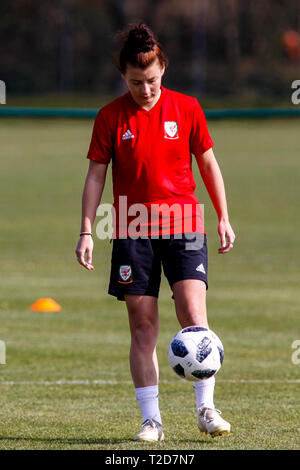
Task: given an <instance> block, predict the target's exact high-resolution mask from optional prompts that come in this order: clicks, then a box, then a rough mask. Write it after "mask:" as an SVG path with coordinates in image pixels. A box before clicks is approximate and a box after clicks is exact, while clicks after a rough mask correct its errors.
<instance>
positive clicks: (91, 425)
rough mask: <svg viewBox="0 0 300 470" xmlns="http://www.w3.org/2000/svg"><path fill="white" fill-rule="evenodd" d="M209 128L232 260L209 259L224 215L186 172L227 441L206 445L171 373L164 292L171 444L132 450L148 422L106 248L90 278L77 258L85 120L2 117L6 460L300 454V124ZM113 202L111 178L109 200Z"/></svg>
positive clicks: (1, 376) (0, 326) (165, 404)
mask: <svg viewBox="0 0 300 470" xmlns="http://www.w3.org/2000/svg"><path fill="white" fill-rule="evenodd" d="M209 128H210V131H211V134H212V136H213V138H214V140H215V142H216V145H215V153H216V156H217V158H218V161H219V163H220V166H221V169H222V172H223V175H224V179H225V182H226V188H227V196H228V204H229V209H230V214H231V222H232V225H233V228H234V230H235V232H236V235H237V239H236V244H235V248H234V250H233V251H232V252H231V253H230V254H227V255H224V256H221V255H218V252H217V249H218V246H219V240H218V236H217V233H216V228H217V219H216V216H215V213H214V211H213V208H212V205H211V203H210V201H209V199H208V196H207V195H206V193H205V190H204V188H203V184H202V182H201V181H200V178H199V176H198V174H197V172H196V169H195V174H196V180H197V183H198V189H197V195H198V196H199V199H200V201H201V202H203V203H204V204H205V224H206V230H207V233H208V250H209V290H208V299H207V304H208V313H209V321H210V326H211V328H212V329H214V330H215V331H216V332H217V333H218V334H219V336H220V337H221V338H222V341H223V343H224V346H225V360H224V365H223V367H222V369H221V370H220V372H219V373H218V375H217V385H216V394H215V404H216V406H217V407H218V408H220V409H221V410H222V411H223V414H224V417H225V418H227V419H228V420H229V421H230V422H231V423H232V431H233V432H232V434H231V435H230V436H229V437H228V438H219V439H211V438H210V437H205V436H204V437H203V436H201V435H200V434H199V433H198V431H197V426H196V416H195V400H194V392H193V389H192V386H191V384H189V383H185V382H183V381H181V380H179V379H177V377H176V376H175V374H174V373H173V371H172V370H171V369H170V367H169V365H168V361H167V346H168V342H169V340H170V338H171V337H172V336H173V334H175V332H176V331H177V330H178V329H179V325H178V323H177V320H176V318H175V313H174V308H173V303H172V300H171V293H170V290H169V288H168V286H167V283H166V281H165V280H163V283H162V288H161V295H160V300H159V306H160V318H161V331H160V338H159V344H158V355H159V361H160V370H161V373H160V375H161V385H160V404H161V412H162V417H163V420H164V428H165V435H166V439H165V441H164V442H162V443H155V444H149V443H145V444H141V443H135V442H133V441H132V440H131V439H132V436H133V435H134V434H135V433H136V432H137V431H138V429H139V426H140V421H141V418H140V411H139V409H138V405H137V402H136V399H135V396H134V389H133V386H132V384H131V378H130V371H129V364H128V349H129V343H130V339H129V333H128V324H127V315H126V311H125V306H124V304H123V303H122V302H118V301H116V300H115V299H114V298H112V297H109V296H108V294H107V285H108V277H109V265H110V251H111V245H110V244H109V243H108V242H107V241H100V240H97V239H96V240H95V251H94V264H95V266H96V269H95V271H94V272H87V271H84V270H83V268H81V267H80V266H79V265H78V263H77V261H76V258H75V255H74V250H75V246H76V243H77V239H78V232H79V228H80V204H81V193H82V188H83V183H84V178H85V174H86V170H87V164H88V162H87V160H86V159H85V154H86V153H87V148H88V144H89V139H90V136H91V130H92V121H90V120H63V119H61V120H59V119H58V120H55V119H53V120H51V119H49V120H48V119H47V120H46V119H44V120H43V119H37V120H31V119H26V120H25V119H24V120H23V119H13V118H11V119H1V126H0V139H1V173H0V188H1V189H0V191H1V199H0V210H1V221H2V223H1V233H0V239H1V240H0V246H1V265H0V276H1V283H0V339H2V340H4V341H5V343H6V347H7V358H6V359H7V364H6V365H3V366H0V391H1V407H0V449H99V450H102V449H133V450H135V449H160V450H162V449H187V450H189V449H199V450H201V449H299V447H300V446H299V437H300V427H299V426H300V424H299V422H300V419H299V418H300V411H299V386H300V384H299V383H297V380H299V372H300V365H295V364H293V363H292V361H291V356H292V353H293V350H292V348H291V344H292V342H293V341H294V340H295V339H300V331H299V319H298V318H299V264H300V254H299V230H300V222H299V216H298V206H299V200H300V189H299V177H300V164H299V154H300V141H299V137H298V134H299V120H296V119H295V120H261V121H256V120H247V121H246V120H241V121H221V122H215V121H210V122H209ZM111 200H112V196H111V178H110V177H109V179H108V182H107V185H106V188H105V192H104V196H103V202H111ZM40 297H52V298H54V299H55V300H56V301H57V302H59V303H60V304H61V305H62V310H61V312H59V313H37V312H32V311H31V310H29V306H30V305H31V304H32V303H33V302H34V301H35V300H36V299H38V298H40ZM61 380H62V381H64V382H62V383H59V382H58V383H56V382H57V381H61ZM84 380H86V381H87V382H86V383H81V382H80V383H77V384H76V383H74V384H71V383H70V381H84ZM97 380H98V381H99V382H94V381H97ZM22 382H24V383H22ZM45 382H48V384H46V383H45Z"/></svg>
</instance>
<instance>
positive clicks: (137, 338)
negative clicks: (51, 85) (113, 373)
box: [76, 24, 235, 441]
mask: <svg viewBox="0 0 300 470" xmlns="http://www.w3.org/2000/svg"><path fill="white" fill-rule="evenodd" d="M167 63H168V60H167V58H166V56H165V54H164V52H163V50H162V48H161V45H160V44H159V43H158V42H157V41H156V39H155V37H154V35H153V33H152V31H151V30H150V29H149V28H148V27H147V26H146V25H144V24H140V25H132V26H129V28H128V29H127V30H126V32H124V35H123V45H122V48H121V50H120V53H119V55H118V60H117V67H118V69H119V71H120V73H121V75H122V77H123V79H124V80H125V82H126V85H127V87H128V90H129V91H128V92H127V93H126V94H124V95H123V96H121V97H119V98H117V99H116V100H114V101H113V102H111V103H109V104H108V105H106V106H104V107H103V108H102V109H101V110H100V111H99V113H98V115H97V117H96V120H95V123H94V129H93V134H92V139H91V143H90V148H89V151H88V155H87V157H88V158H89V159H90V163H89V169H88V173H87V177H86V181H85V186H84V191H83V197H82V224H81V233H80V239H79V242H78V245H77V248H76V255H77V259H78V261H79V263H80V264H82V265H83V266H84V267H85V268H86V269H87V270H92V269H94V266H93V265H92V251H93V240H92V227H93V223H94V220H95V215H96V210H97V207H98V205H99V203H100V201H101V195H102V191H103V187H104V184H105V178H106V172H107V167H108V164H109V162H110V161H111V162H112V173H113V192H114V210H115V227H114V229H115V230H114V237H113V238H114V240H113V250H112V264H111V275H110V284H109V293H110V294H111V295H113V296H116V297H117V298H118V299H119V300H125V302H126V307H127V310H128V317H129V326H130V332H131V348H130V368H131V374H132V378H133V382H134V386H135V393H136V397H137V400H138V402H139V405H140V408H141V412H142V428H141V430H140V432H139V433H138V434H137V435H136V436H135V437H134V439H135V440H139V441H158V440H162V439H163V438H164V434H163V430H162V420H161V415H160V410H159V404H158V362H157V356H156V343H157V338H158V331H159V317H158V302H157V299H158V293H159V286H160V279H161V266H163V270H164V274H165V276H166V278H167V279H168V282H169V284H170V288H171V290H172V294H173V298H174V303H175V310H176V314H177V318H178V321H179V323H180V325H181V327H182V328H184V327H187V326H190V325H200V326H203V327H206V328H208V322H207V312H206V289H207V249H206V234H205V231H204V227H203V217H202V213H201V210H200V205H199V202H198V200H197V198H196V196H195V194H194V190H195V186H196V185H195V181H194V178H193V173H192V158H191V155H192V154H193V155H194V156H195V159H196V162H197V165H198V168H199V170H200V174H201V176H202V179H203V181H204V183H205V186H206V188H207V191H208V193H209V196H210V198H211V200H212V203H213V205H214V208H215V210H216V213H217V216H218V220H219V223H218V233H219V236H220V240H221V247H220V248H219V253H227V252H229V251H230V250H231V249H232V247H233V243H234V239H235V234H234V232H233V230H232V228H231V225H230V223H229V217H228V211H227V203H226V196H225V189H224V183H223V178H222V175H221V172H220V169H219V166H218V163H217V161H216V159H215V156H214V153H213V150H212V147H213V141H212V139H211V137H210V135H209V132H208V129H207V124H206V119H205V116H204V113H203V111H202V109H201V107H200V105H199V103H198V101H197V100H196V99H195V98H192V97H189V96H186V95H184V94H181V93H177V92H174V91H170V90H168V89H166V88H164V87H163V86H162V85H161V81H162V77H163V75H164V72H165V69H166V66H167ZM134 216H136V217H134ZM137 220H138V223H137ZM191 236H194V238H193V239H192V238H191ZM214 385H215V378H214V377H211V378H209V379H206V380H203V381H200V382H195V383H194V388H195V393H196V406H197V412H198V427H199V429H200V431H201V432H206V433H209V434H211V435H212V436H216V435H222V434H225V433H229V432H230V424H229V423H228V422H227V421H225V420H224V419H223V418H222V417H221V416H220V414H221V412H220V411H219V410H217V409H215V406H214V398H213V397H214Z"/></svg>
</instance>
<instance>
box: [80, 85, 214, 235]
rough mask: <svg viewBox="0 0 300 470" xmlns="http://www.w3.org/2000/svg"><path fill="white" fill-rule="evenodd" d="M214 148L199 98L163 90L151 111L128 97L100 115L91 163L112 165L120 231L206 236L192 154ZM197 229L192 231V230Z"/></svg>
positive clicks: (97, 120) (128, 95) (96, 123)
mask: <svg viewBox="0 0 300 470" xmlns="http://www.w3.org/2000/svg"><path fill="white" fill-rule="evenodd" d="M212 146H213V141H212V139H211V137H210V135H209V132H208V129H207V124H206V119H205V115H204V113H203V110H202V108H201V106H200V105H199V103H198V101H197V99H196V98H192V97H190V96H187V95H184V94H182V93H177V92H175V91H171V90H167V89H166V88H164V87H162V88H161V96H160V98H159V100H158V102H157V103H156V104H155V106H154V107H153V108H152V109H151V110H150V111H147V110H145V109H144V108H142V107H140V106H139V105H138V104H137V103H136V102H135V101H134V100H133V98H132V96H131V93H130V92H127V93H126V94H124V95H123V96H121V97H119V98H117V99H116V100H114V101H112V102H111V103H109V104H108V105H106V106H104V107H103V108H102V109H101V110H100V111H99V113H98V115H97V117H96V119H95V123H94V128H93V134H92V139H91V143H90V148H89V151H88V155H87V158H90V159H91V160H95V161H97V162H100V163H109V162H110V161H112V176H113V193H114V207H115V211H116V220H115V222H116V226H115V234H114V236H115V237H116V236H124V235H125V231H127V229H132V228H133V230H134V229H136V231H137V232H139V233H140V234H143V235H145V234H147V235H149V236H150V235H157V234H167V233H173V234H175V233H183V232H191V231H197V232H199V233H205V232H204V226H203V218H202V213H201V210H200V205H199V202H198V200H197V198H196V196H195V194H194V190H195V187H196V184H195V180H194V177H193V173H192V158H191V154H194V155H196V156H200V155H202V154H203V153H204V152H205V151H206V150H208V149H210V148H211V147H212ZM191 224H192V225H191Z"/></svg>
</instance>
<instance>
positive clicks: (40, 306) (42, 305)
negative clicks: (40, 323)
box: [30, 299, 61, 312]
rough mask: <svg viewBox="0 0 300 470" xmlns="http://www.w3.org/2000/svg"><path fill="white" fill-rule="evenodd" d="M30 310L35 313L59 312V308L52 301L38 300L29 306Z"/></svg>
mask: <svg viewBox="0 0 300 470" xmlns="http://www.w3.org/2000/svg"><path fill="white" fill-rule="evenodd" d="M30 310H34V311H36V312H59V311H60V310H61V306H60V305H59V304H58V303H57V302H55V300H53V299H38V300H37V301H36V302H34V304H32V305H31V306H30Z"/></svg>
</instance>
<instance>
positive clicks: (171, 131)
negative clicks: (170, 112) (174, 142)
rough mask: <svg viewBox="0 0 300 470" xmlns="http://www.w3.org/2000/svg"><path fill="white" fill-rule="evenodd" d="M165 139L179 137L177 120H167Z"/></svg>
mask: <svg viewBox="0 0 300 470" xmlns="http://www.w3.org/2000/svg"><path fill="white" fill-rule="evenodd" d="M164 129H165V139H178V138H179V135H178V124H177V122H176V121H165V125H164Z"/></svg>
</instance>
